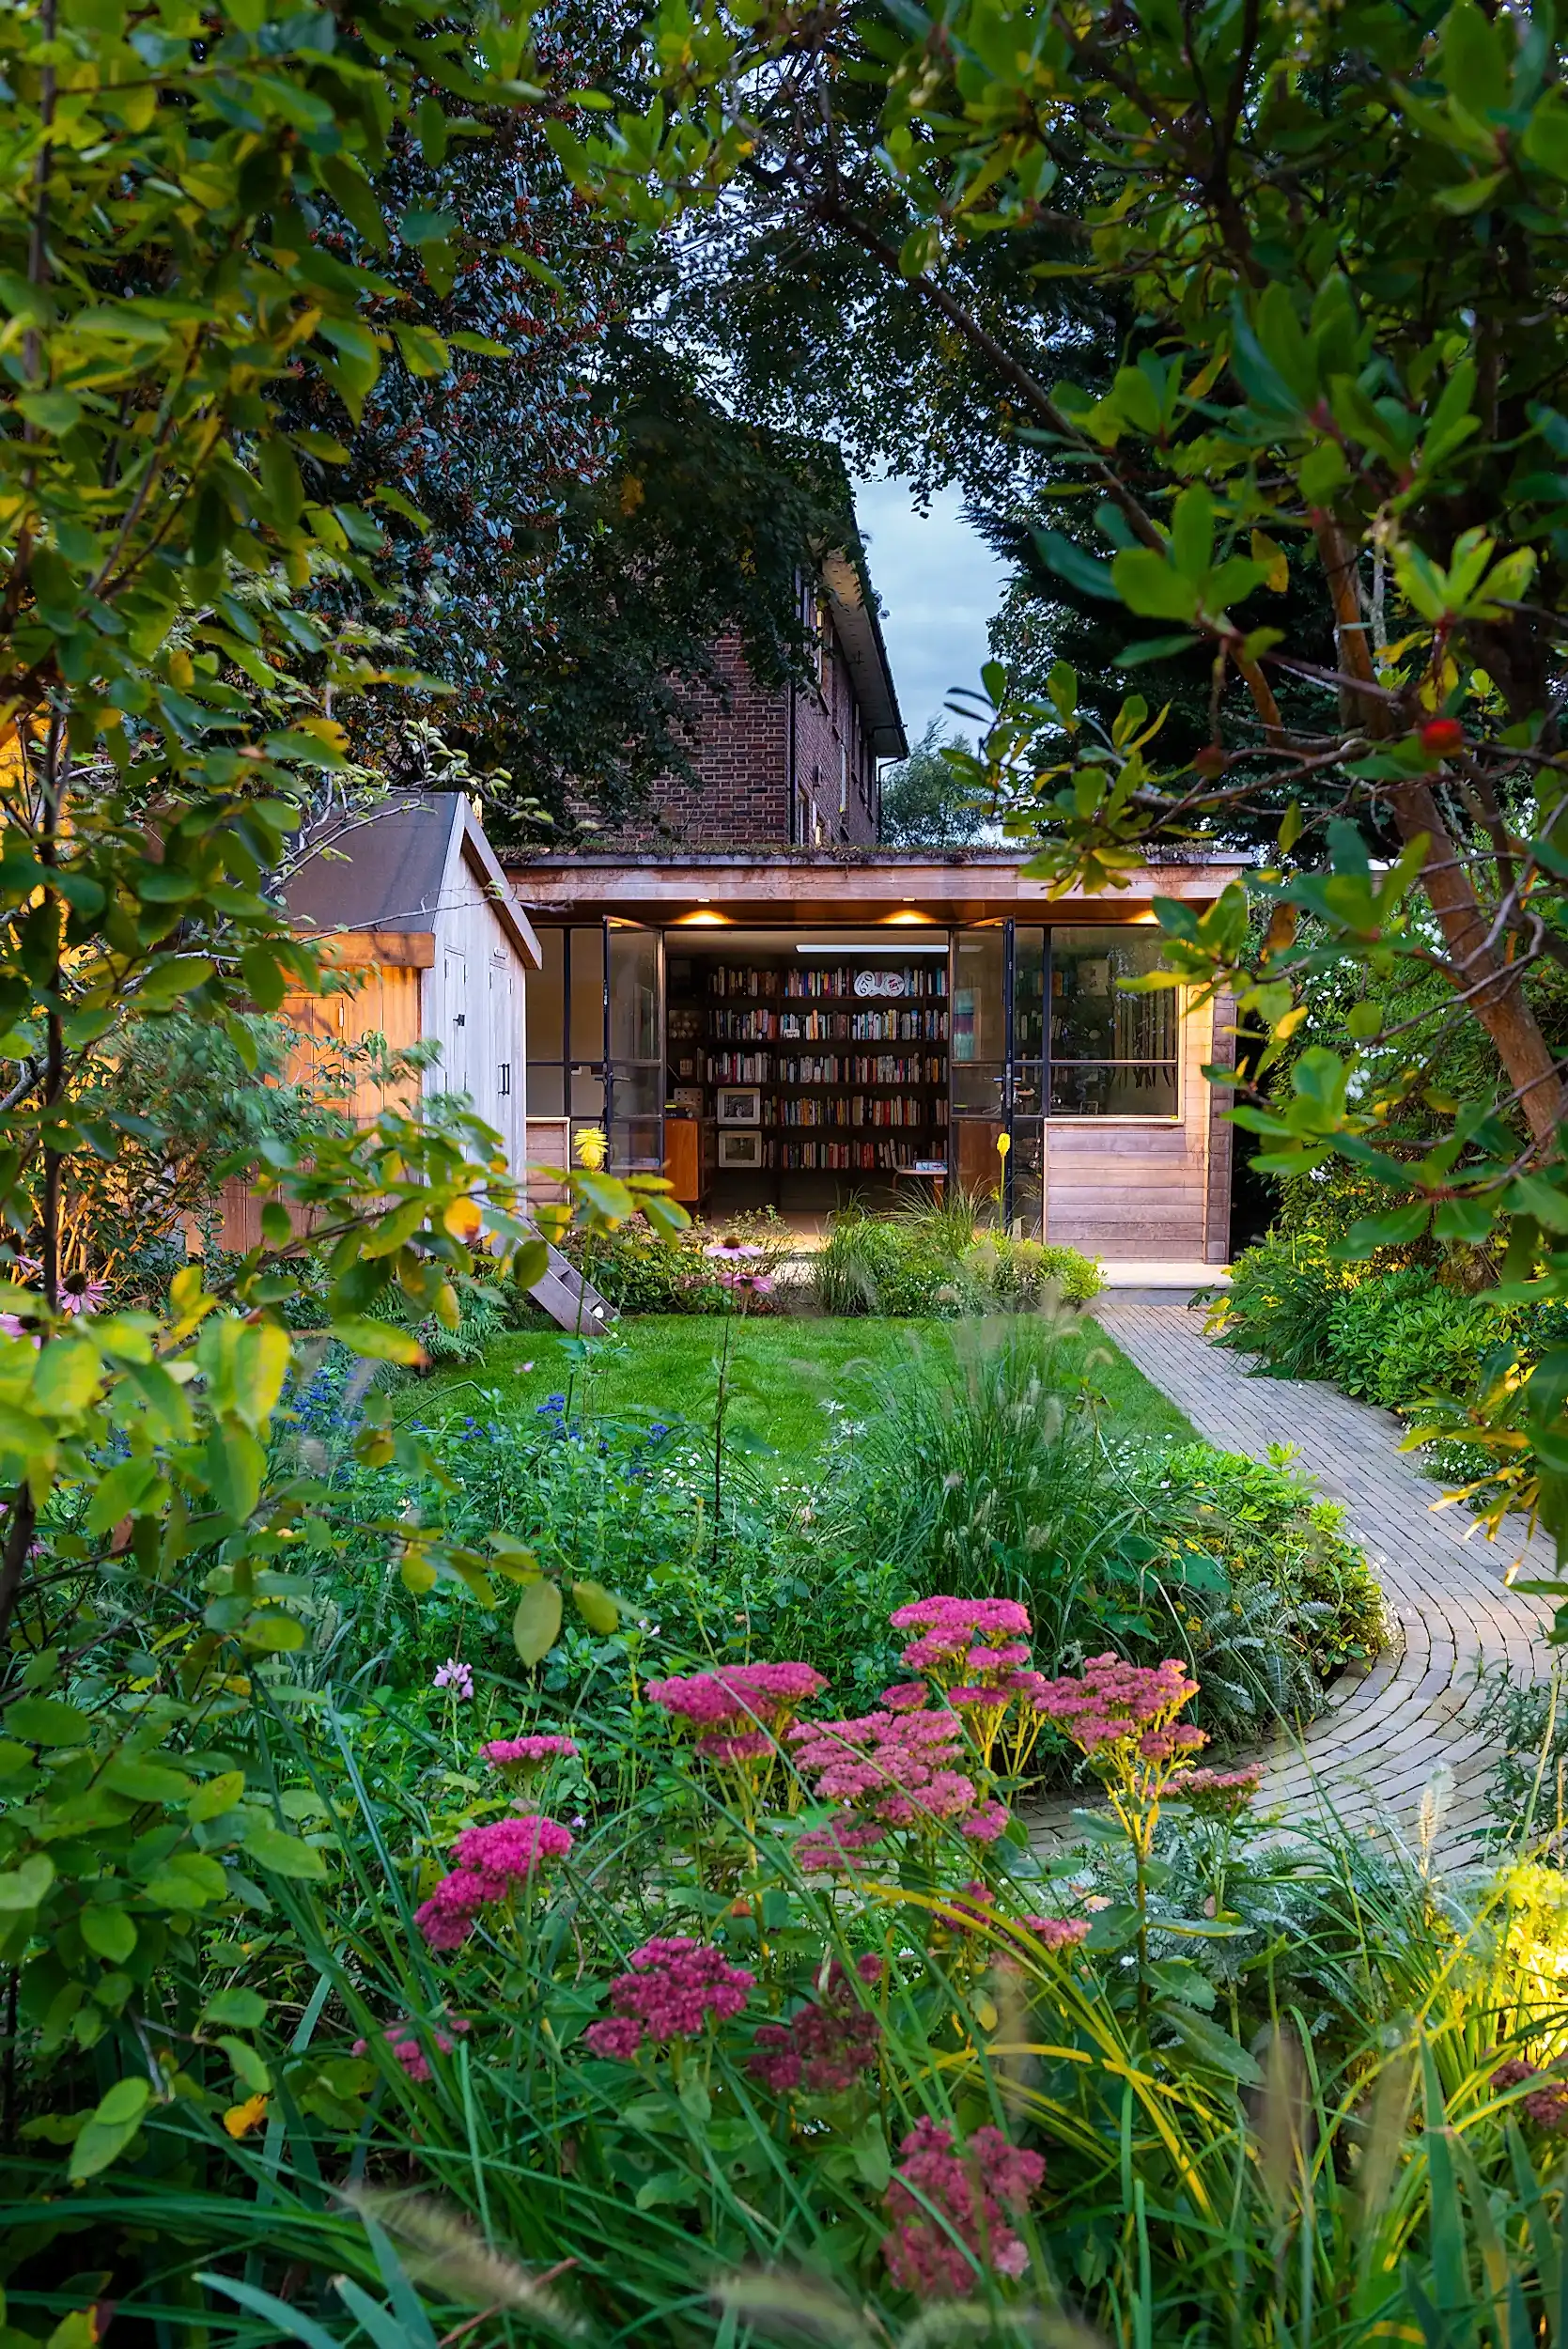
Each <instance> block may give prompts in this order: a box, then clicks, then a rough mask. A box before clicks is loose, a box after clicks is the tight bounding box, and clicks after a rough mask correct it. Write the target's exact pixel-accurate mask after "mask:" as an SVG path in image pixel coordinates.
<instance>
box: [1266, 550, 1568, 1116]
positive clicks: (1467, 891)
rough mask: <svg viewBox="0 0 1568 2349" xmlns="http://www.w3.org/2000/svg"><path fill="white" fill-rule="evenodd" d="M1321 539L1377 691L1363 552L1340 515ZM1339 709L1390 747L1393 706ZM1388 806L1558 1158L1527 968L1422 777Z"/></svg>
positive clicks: (1448, 940) (1557, 1091)
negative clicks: (1497, 925) (1417, 847)
mask: <svg viewBox="0 0 1568 2349" xmlns="http://www.w3.org/2000/svg"><path fill="white" fill-rule="evenodd" d="M1313 535H1314V536H1315V537H1316V540H1317V551H1318V556H1319V559H1320V560H1321V562H1322V564H1323V568H1324V574H1325V576H1326V578H1327V582H1328V593H1329V595H1330V597H1331V599H1332V600H1333V606H1334V633H1335V638H1336V641H1337V643H1338V646H1339V656H1340V674H1341V676H1342V677H1344V678H1345V679H1346V680H1349V679H1351V678H1354V679H1355V680H1356V681H1357V683H1358V684H1364V685H1372V684H1374V682H1375V678H1374V671H1373V662H1372V651H1371V647H1370V646H1369V645H1368V643H1367V630H1366V627H1365V624H1364V623H1363V620H1362V616H1361V607H1360V599H1359V596H1358V592H1357V586H1356V553H1355V549H1354V548H1353V547H1352V545H1351V543H1350V540H1349V538H1348V537H1347V536H1346V534H1345V533H1344V532H1343V530H1342V529H1341V528H1340V525H1339V524H1338V522H1337V521H1335V520H1334V518H1333V517H1332V515H1330V514H1327V513H1324V512H1322V511H1321V510H1320V511H1319V512H1318V513H1316V514H1315V515H1314V516H1313ZM1340 708H1341V715H1342V717H1343V720H1344V721H1345V723H1347V724H1350V725H1354V726H1357V727H1358V728H1359V729H1360V731H1361V732H1362V733H1364V734H1366V735H1369V736H1370V737H1371V738H1372V739H1374V740H1378V739H1387V738H1388V736H1389V731H1390V729H1391V726H1392V724H1393V723H1394V720H1393V713H1392V712H1391V710H1390V708H1389V704H1388V703H1387V702H1386V701H1382V700H1379V699H1377V698H1376V697H1375V696H1374V695H1373V694H1371V693H1358V692H1357V691H1356V686H1355V685H1354V684H1351V683H1349V682H1348V681H1347V682H1346V683H1345V684H1343V685H1342V687H1341V689H1340ZM1389 807H1390V809H1391V810H1392V813H1393V818H1394V822H1395V824H1396V826H1397V827H1398V831H1399V836H1400V838H1401V839H1402V840H1403V841H1405V843H1407V844H1408V843H1409V842H1410V841H1412V840H1419V839H1420V838H1421V835H1422V834H1423V833H1424V834H1425V836H1426V842H1427V848H1426V855H1425V858H1424V860H1423V861H1422V864H1421V886H1422V887H1423V888H1424V890H1425V891H1426V894H1427V899H1428V901H1429V903H1430V905H1431V907H1432V910H1433V912H1434V913H1435V914H1436V917H1437V926H1438V927H1439V929H1440V930H1441V931H1442V933H1443V942H1444V944H1445V945H1446V946H1447V948H1448V950H1449V957H1450V959H1451V960H1452V963H1453V966H1454V969H1455V971H1456V972H1457V974H1458V988H1459V991H1460V992H1461V993H1462V994H1463V995H1464V996H1465V997H1466V1008H1467V1010H1468V1011H1470V1012H1472V1013H1473V1014H1474V1016H1475V1018H1476V1019H1479V1020H1480V1022H1481V1024H1482V1026H1483V1028H1484V1029H1485V1031H1486V1033H1487V1034H1488V1035H1489V1036H1490V1037H1491V1039H1492V1043H1493V1045H1494V1047H1495V1048H1496V1050H1497V1055H1498V1060H1499V1061H1500V1062H1501V1063H1502V1066H1503V1074H1504V1075H1505V1076H1506V1078H1507V1079H1508V1081H1509V1083H1510V1085H1511V1086H1512V1087H1513V1089H1514V1093H1515V1094H1516V1095H1517V1097H1518V1101H1519V1107H1520V1109H1521V1110H1522V1111H1523V1112H1524V1115H1525V1121H1526V1123H1527V1124H1528V1126H1529V1130H1530V1133H1531V1135H1532V1136H1533V1137H1534V1139H1535V1141H1536V1142H1537V1143H1540V1144H1541V1146H1542V1148H1543V1150H1550V1149H1551V1148H1552V1147H1553V1146H1554V1145H1555V1143H1556V1142H1557V1139H1558V1135H1559V1133H1560V1128H1561V1127H1562V1123H1563V1119H1564V1116H1565V1115H1568V1095H1565V1094H1564V1091H1563V1084H1562V1079H1561V1077H1560V1074H1559V1072H1558V1066H1557V1060H1556V1056H1555V1055H1554V1053H1553V1051H1552V1050H1551V1047H1550V1046H1549V1045H1548V1043H1547V1042H1546V1039H1545V1036H1544V1035H1543V1034H1542V1033H1541V1030H1540V1028H1539V1026H1538V1025H1537V1023H1536V1018H1535V1014H1534V1012H1533V1011H1532V1010H1531V1009H1530V1007H1529V1003H1528V1001H1527V1000H1526V997H1525V988H1524V970H1523V968H1522V967H1521V966H1520V965H1518V964H1515V963H1511V962H1505V961H1504V960H1503V958H1502V957H1501V956H1500V955H1499V954H1498V951H1497V948H1496V947H1495V946H1492V945H1489V944H1488V942H1487V930H1488V924H1487V921H1486V917H1485V915H1484V914H1483V911H1482V910H1481V905H1480V902H1479V900H1478V899H1477V897H1476V894H1475V891H1474V890H1473V889H1472V888H1471V886H1470V882H1469V878H1468V876H1467V873H1466V871H1465V868H1464V865H1463V864H1462V863H1461V862H1460V858H1459V853H1458V850H1457V848H1455V846H1454V843H1453V840H1452V837H1451V836H1450V833H1449V829H1448V826H1447V824H1446V823H1445V822H1444V821H1443V813H1442V810H1441V808H1440V807H1439V806H1438V804H1437V801H1436V794H1435V793H1434V791H1433V789H1432V786H1431V784H1430V783H1428V782H1426V781H1424V780H1423V779H1422V778H1421V777H1419V776H1418V777H1413V778H1412V779H1411V781H1410V782H1408V783H1402V784H1398V785H1395V786H1393V788H1392V789H1391V790H1390V792H1389ZM1472 990H1474V991H1473V992H1472Z"/></svg>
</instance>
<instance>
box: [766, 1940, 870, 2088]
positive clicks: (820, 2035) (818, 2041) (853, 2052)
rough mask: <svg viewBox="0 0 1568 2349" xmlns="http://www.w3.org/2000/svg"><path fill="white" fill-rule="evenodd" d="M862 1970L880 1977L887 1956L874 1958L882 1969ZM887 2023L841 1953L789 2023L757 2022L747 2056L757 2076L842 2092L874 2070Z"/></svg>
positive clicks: (773, 2083)
mask: <svg viewBox="0 0 1568 2349" xmlns="http://www.w3.org/2000/svg"><path fill="white" fill-rule="evenodd" d="M865 1963H866V1961H865V1960H864V1959H863V1958H862V1960H861V1962H860V1965H859V1966H857V1968H856V1969H855V1970H856V1972H857V1973H858V1974H859V1975H860V1977H861V1979H862V1981H871V1982H875V1981H877V1979H878V1978H879V1975H880V1969H881V1960H880V1959H879V1958H873V1959H872V1961H871V1963H872V1964H873V1965H874V1966H875V1967H876V1968H877V1973H876V1974H869V1975H868V1974H867V1973H866V1972H865V1970H864V1968H865ZM881 2042H882V2026H881V2024H880V2023H879V2022H878V2021H877V2017H876V2015H872V2014H869V2013H868V2012H867V2011H866V2009H865V2008H864V2007H862V2005H861V2003H860V2000H859V1999H857V1997H856V1995H855V1989H854V1983H853V1979H852V1978H851V1976H849V1975H848V1974H846V1972H845V1970H844V1968H843V1967H842V1966H841V1965H840V1963H839V1961H838V1959H837V1958H836V1957H835V1958H834V1960H833V1962H832V1964H831V1967H830V1968H829V1971H828V1980H827V1983H826V1984H825V1985H824V1987H823V1990H822V1993H821V1996H820V1997H819V1998H817V1999H815V2000H811V2001H809V2002H808V2003H807V2004H806V2005H804V2006H802V2007H801V2008H800V2011H799V2012H798V2013H797V2014H796V2015H792V2016H791V2017H790V2020H789V2021H788V2022H787V2023H761V2024H759V2025H758V2026H757V2033H756V2046H755V2052H754V2053H753V2055H751V2056H749V2057H748V2058H747V2069H748V2071H750V2073H751V2074H752V2076H753V2078H754V2079H759V2080H761V2081H762V2082H763V2084H764V2086H765V2087H768V2088H770V2089H772V2090H773V2092H775V2094H777V2095H787V2094H789V2093H790V2092H791V2091H793V2090H795V2089H804V2090H805V2091H806V2092H807V2093H808V2094H809V2095H814V2096H833V2095H842V2094H843V2093H844V2092H845V2091H846V2089H851V2088H854V2087H855V2086H856V2085H857V2084H858V2083H859V2081H860V2080H861V2079H862V2077H864V2075H865V2074H866V2073H867V2072H870V2071H874V2070H875V2069H876V2066H877V2058H878V2055H879V2053H880V2049H881Z"/></svg>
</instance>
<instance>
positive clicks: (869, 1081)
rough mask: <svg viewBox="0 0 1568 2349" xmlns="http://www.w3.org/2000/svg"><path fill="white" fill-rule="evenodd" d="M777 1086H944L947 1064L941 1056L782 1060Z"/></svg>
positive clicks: (845, 1055) (830, 1054) (819, 1055)
mask: <svg viewBox="0 0 1568 2349" xmlns="http://www.w3.org/2000/svg"><path fill="white" fill-rule="evenodd" d="M774 1082H775V1083H777V1084H782V1085H843V1084H851V1085H944V1084H946V1082H947V1063H946V1061H945V1060H943V1059H942V1057H941V1055H940V1054H939V1053H937V1052H928V1053H926V1054H925V1056H924V1058H922V1056H921V1055H920V1054H919V1053H918V1052H846V1053H842V1054H841V1053H838V1052H819V1053H815V1054H813V1055H812V1056H811V1057H809V1058H807V1059H802V1060H781V1061H779V1062H778V1063H777V1065H776V1066H775V1069H774Z"/></svg>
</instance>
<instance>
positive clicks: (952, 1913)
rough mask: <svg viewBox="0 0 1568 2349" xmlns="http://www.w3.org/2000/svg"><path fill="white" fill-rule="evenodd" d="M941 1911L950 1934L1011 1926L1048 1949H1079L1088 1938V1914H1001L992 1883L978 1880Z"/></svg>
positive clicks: (967, 1885)
mask: <svg viewBox="0 0 1568 2349" xmlns="http://www.w3.org/2000/svg"><path fill="white" fill-rule="evenodd" d="M938 1913H939V1916H940V1919H941V1921H942V1923H943V1924H944V1925H946V1926H947V1928H948V1930H949V1932H951V1933H964V1934H968V1933H977V1932H981V1931H984V1930H985V1929H986V1927H988V1926H992V1925H996V1926H999V1927H1001V1930H1002V1932H1003V1933H1005V1931H1006V1928H1007V1927H1008V1926H1009V1925H1011V1926H1013V1927H1014V1928H1015V1929H1016V1930H1017V1931H1018V1932H1021V1933H1029V1934H1032V1936H1033V1937H1034V1938H1035V1939H1036V1940H1037V1941H1043V1942H1044V1943H1045V1946H1046V1948H1047V1949H1048V1950H1071V1949H1076V1948H1077V1946H1078V1944H1079V1942H1080V1941H1085V1940H1087V1939H1088V1937H1089V1921H1088V1919H1087V1918H1086V1917H1000V1916H999V1915H998V1914H997V1907H996V1894H995V1893H994V1892H993V1891H992V1890H991V1889H990V1887H989V1885H986V1884H982V1883H980V1882H979V1881H978V1880H976V1881H974V1882H973V1883H970V1884H966V1885H964V1886H963V1887H962V1889H961V1890H960V1891H959V1893H958V1896H957V1898H956V1899H955V1902H954V1904H953V1906H952V1907H951V1908H944V1909H941V1910H939V1912H938ZM1000 1962H1001V1963H1003V1964H1005V1963H1007V1962H1008V1959H1007V1958H1006V1957H1005V1956H1004V1957H1003V1959H1002V1960H1001V1961H1000Z"/></svg>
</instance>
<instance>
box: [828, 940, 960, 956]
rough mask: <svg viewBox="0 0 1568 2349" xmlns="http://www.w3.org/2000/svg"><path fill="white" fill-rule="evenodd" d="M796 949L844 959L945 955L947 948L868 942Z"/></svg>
mask: <svg viewBox="0 0 1568 2349" xmlns="http://www.w3.org/2000/svg"><path fill="white" fill-rule="evenodd" d="M795 951H796V953H797V954H798V955H832V956H834V957H838V958H841V959H842V957H845V956H849V957H854V956H856V955H945V954H946V952H947V948H946V947H945V946H914V945H898V946H891V945H890V946H874V945H872V944H870V943H869V942H868V943H867V944H865V945H863V946H797V947H796V949H795Z"/></svg>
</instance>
